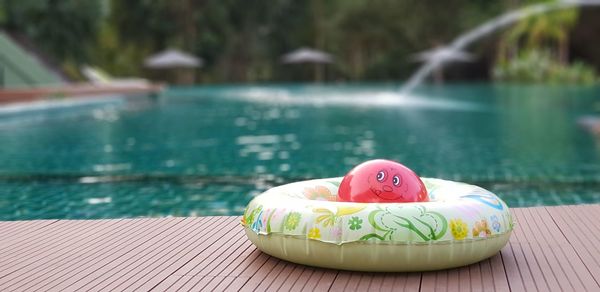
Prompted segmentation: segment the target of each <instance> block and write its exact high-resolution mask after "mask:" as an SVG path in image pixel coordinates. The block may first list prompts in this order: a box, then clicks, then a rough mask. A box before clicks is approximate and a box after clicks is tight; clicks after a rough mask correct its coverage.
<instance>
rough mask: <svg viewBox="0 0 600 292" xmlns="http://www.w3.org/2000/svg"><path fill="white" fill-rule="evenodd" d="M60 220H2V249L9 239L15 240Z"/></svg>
mask: <svg viewBox="0 0 600 292" xmlns="http://www.w3.org/2000/svg"><path fill="white" fill-rule="evenodd" d="M56 222H58V220H35V221H34V220H30V221H0V234H1V235H2V236H0V250H1V249H2V247H3V246H4V244H5V243H6V242H8V241H9V240H11V241H14V240H16V239H18V238H21V237H22V236H25V235H27V234H31V233H32V232H33V231H36V230H39V229H42V228H44V227H46V226H48V225H50V224H53V223H56Z"/></svg>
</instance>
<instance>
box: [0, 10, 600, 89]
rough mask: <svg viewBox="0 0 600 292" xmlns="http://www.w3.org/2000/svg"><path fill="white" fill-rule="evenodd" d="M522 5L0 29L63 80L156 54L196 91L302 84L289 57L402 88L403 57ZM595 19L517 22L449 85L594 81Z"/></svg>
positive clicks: (105, 19) (112, 13)
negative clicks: (315, 55)
mask: <svg viewBox="0 0 600 292" xmlns="http://www.w3.org/2000/svg"><path fill="white" fill-rule="evenodd" d="M536 2H543V1H527V0H446V1H436V0H418V1H417V0H394V1H392V0H352V1H348V0H332V1H318V0H295V1H291V0H269V1H264V0H258V1H243V0H202V1H192V0H154V1H150V0H140V1H118V0H112V1H111V0H86V1H81V0H0V26H1V27H2V29H3V30H4V31H6V32H8V33H9V34H10V35H11V36H12V37H13V38H15V39H17V40H19V41H20V42H22V43H31V44H35V47H36V48H37V49H38V50H39V51H41V52H43V54H44V55H45V56H46V58H47V59H48V60H50V62H51V63H53V64H55V66H56V67H57V68H60V69H61V70H62V71H63V72H64V73H65V74H66V75H67V76H68V77H70V78H71V79H73V80H80V79H81V78H82V77H81V76H80V72H79V68H80V67H81V66H82V65H84V64H89V65H92V66H97V67H99V68H102V69H104V70H105V71H107V72H108V73H110V74H113V75H115V76H142V77H148V78H153V77H155V76H153V74H152V72H149V71H147V70H145V69H144V67H143V60H144V58H146V57H148V56H149V55H151V54H153V53H155V52H157V51H161V50H164V49H166V48H179V49H181V50H184V51H187V52H190V53H192V54H194V55H196V56H198V57H201V58H202V59H203V60H204V61H205V63H204V66H203V67H202V68H201V69H199V70H198V72H196V73H197V74H196V77H195V78H196V80H195V81H196V82H198V83H229V82H288V81H302V80H308V79H310V77H311V76H312V75H311V74H312V69H311V68H309V67H306V66H293V67H292V66H286V65H283V64H281V63H280V56H281V55H282V54H285V53H287V52H289V51H291V50H294V49H296V48H298V47H304V46H307V47H313V48H316V49H319V50H323V51H326V52H328V53H331V54H332V55H333V56H334V57H335V63H334V64H332V65H330V66H328V67H327V70H326V75H325V80H327V81H389V80H402V79H405V78H407V77H408V76H409V75H410V73H412V72H413V71H414V70H415V68H416V66H418V65H419V64H418V63H414V62H411V61H410V58H411V56H412V55H413V54H415V53H417V52H420V51H423V50H427V49H430V48H432V47H436V46H441V45H444V44H447V43H449V42H451V41H452V39H453V38H455V37H456V36H458V35H459V34H460V33H461V32H464V31H466V30H468V29H470V28H473V27H475V26H477V25H478V24H480V23H483V22H485V21H486V20H488V19H490V18H492V17H494V16H497V15H499V14H501V13H503V12H506V11H509V10H511V9H515V8H519V7H522V6H524V5H528V4H533V3H536ZM599 16H600V9H598V8H586V9H581V10H579V9H572V10H565V11H559V12H553V13H549V14H545V15H541V16H537V17H533V18H529V19H526V20H523V21H521V22H519V23H518V24H516V25H514V26H512V27H511V28H510V29H508V30H504V31H502V32H499V33H497V34H493V35H491V36H490V37H488V38H486V39H484V40H483V41H481V42H479V43H477V44H476V45H475V46H474V47H471V48H469V51H470V52H472V53H474V54H475V56H476V57H477V58H476V59H475V61H474V62H471V63H465V64H458V65H455V66H450V67H448V68H447V69H446V70H445V78H446V79H450V80H499V81H519V82H556V83H560V82H568V83H594V82H597V81H598V75H597V73H596V72H598V69H599V68H600V53H599V52H600V41H598V40H597V39H596V38H597V36H598V35H600V17H599Z"/></svg>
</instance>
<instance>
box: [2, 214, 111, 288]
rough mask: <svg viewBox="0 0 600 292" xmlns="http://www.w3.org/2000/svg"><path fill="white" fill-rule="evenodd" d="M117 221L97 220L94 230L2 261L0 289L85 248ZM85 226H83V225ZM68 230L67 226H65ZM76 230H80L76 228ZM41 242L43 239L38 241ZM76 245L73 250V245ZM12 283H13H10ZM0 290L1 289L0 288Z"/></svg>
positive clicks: (90, 229)
mask: <svg viewBox="0 0 600 292" xmlns="http://www.w3.org/2000/svg"><path fill="white" fill-rule="evenodd" d="M117 222H119V220H99V221H97V222H95V223H94V224H95V225H94V228H87V229H86V228H84V229H83V230H81V231H80V232H77V233H76V234H73V235H72V237H68V236H61V237H60V238H57V239H56V240H54V241H49V243H48V244H47V245H44V246H42V247H41V248H37V249H34V250H29V249H27V250H26V252H27V253H20V254H19V256H18V257H16V258H15V257H13V260H5V261H3V262H4V263H6V265H5V266H4V267H3V268H2V272H1V273H2V277H1V279H0V287H5V286H7V285H8V286H11V285H13V283H14V280H16V279H18V278H19V277H22V276H23V275H25V276H26V275H27V273H32V272H35V271H36V270H40V269H43V267H44V266H50V265H52V264H53V263H54V262H56V261H58V260H60V258H61V257H62V256H64V255H65V254H67V253H72V252H74V251H77V250H78V249H79V248H81V246H86V245H88V244H90V243H91V242H93V241H95V240H97V239H98V238H100V237H102V236H104V235H106V234H107V233H109V232H110V231H111V230H112V229H111V227H115V226H116V225H117ZM71 224H73V225H76V224H77V226H78V227H81V225H82V223H81V222H71ZM83 225H85V224H83ZM66 227H67V228H68V226H66ZM77 230H80V228H78V229H77ZM40 240H42V241H43V239H40ZM74 242H75V243H77V245H76V247H75V249H74V248H73V243H74ZM11 282H13V283H11ZM0 289H1V288H0Z"/></svg>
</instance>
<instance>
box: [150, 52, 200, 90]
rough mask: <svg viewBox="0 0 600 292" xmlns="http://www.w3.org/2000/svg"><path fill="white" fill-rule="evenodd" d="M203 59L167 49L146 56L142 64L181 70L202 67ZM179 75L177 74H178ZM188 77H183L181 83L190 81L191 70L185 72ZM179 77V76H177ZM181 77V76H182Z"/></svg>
mask: <svg viewBox="0 0 600 292" xmlns="http://www.w3.org/2000/svg"><path fill="white" fill-rule="evenodd" d="M203 64H204V61H203V60H202V59H201V58H198V57H195V56H193V55H191V54H188V53H185V52H182V51H179V50H176V49H168V50H165V51H162V52H160V53H157V54H154V55H152V56H150V57H148V58H146V60H145V62H144V65H145V66H146V67H147V68H151V69H173V70H177V71H179V72H181V71H182V70H186V71H189V70H193V69H195V68H199V67H202V65H203ZM188 73H189V72H188ZM178 75H179V74H178ZM186 75H189V76H188V77H189V78H185V79H188V80H185V82H183V83H191V82H193V80H194V75H193V71H191V73H189V74H186ZM178 79H180V78H178ZM182 79H183V78H182Z"/></svg>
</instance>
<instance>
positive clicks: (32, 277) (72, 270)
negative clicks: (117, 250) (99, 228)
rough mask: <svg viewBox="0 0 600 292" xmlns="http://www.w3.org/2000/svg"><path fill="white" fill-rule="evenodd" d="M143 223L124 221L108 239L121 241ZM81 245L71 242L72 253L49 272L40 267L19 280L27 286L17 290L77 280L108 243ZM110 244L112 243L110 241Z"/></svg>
mask: <svg viewBox="0 0 600 292" xmlns="http://www.w3.org/2000/svg"><path fill="white" fill-rule="evenodd" d="M142 222H143V220H125V221H122V222H120V224H118V225H117V226H116V227H115V228H114V229H111V230H110V235H109V236H107V238H110V239H113V240H115V241H121V240H122V238H120V237H119V235H121V234H127V233H130V232H132V231H135V228H136V227H137V226H139V225H140V224H141V223H142ZM136 235H137V233H136ZM80 243H81V242H75V241H71V248H70V252H69V253H65V254H62V255H61V256H60V257H58V258H57V259H56V260H55V261H53V262H52V263H51V264H50V265H52V266H53V267H54V268H53V269H51V270H48V269H45V268H44V266H42V265H38V266H37V267H36V269H34V270H31V271H29V272H28V273H27V274H26V275H24V276H23V277H21V278H20V279H19V280H18V281H19V282H22V283H25V285H21V286H15V289H18V290H38V289H42V288H46V289H48V288H52V287H53V285H52V283H53V282H56V281H60V279H61V278H65V277H67V276H68V277H69V278H75V274H76V272H77V271H78V269H80V268H81V267H82V265H83V264H85V263H87V262H90V261H94V262H96V261H97V256H99V254H97V253H94V252H93V251H94V250H97V249H98V248H100V247H102V246H103V245H104V244H105V243H107V241H104V240H99V241H93V242H90V243H89V244H85V245H79V244H80ZM108 243H110V241H108Z"/></svg>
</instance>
